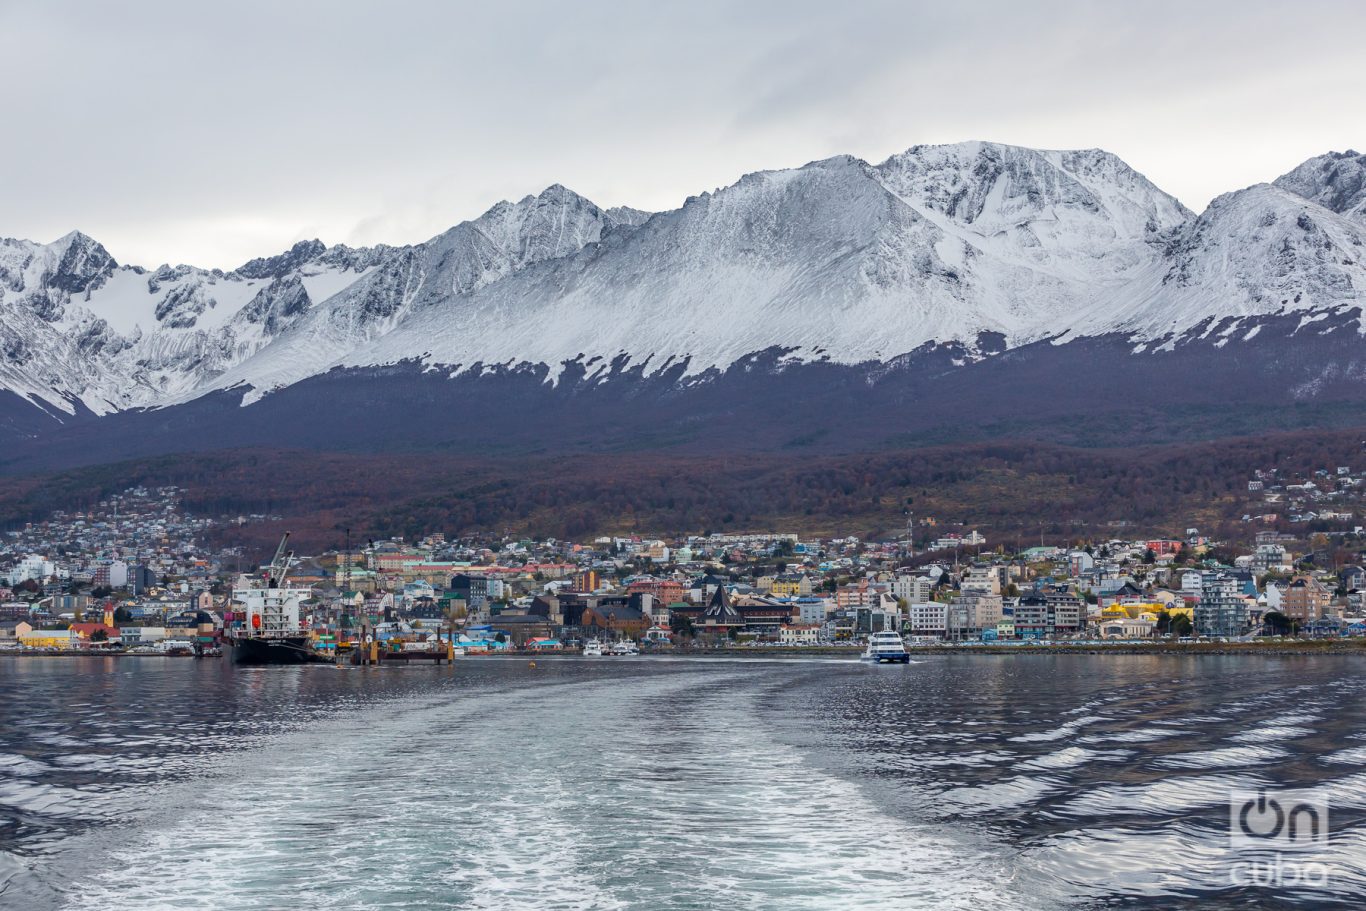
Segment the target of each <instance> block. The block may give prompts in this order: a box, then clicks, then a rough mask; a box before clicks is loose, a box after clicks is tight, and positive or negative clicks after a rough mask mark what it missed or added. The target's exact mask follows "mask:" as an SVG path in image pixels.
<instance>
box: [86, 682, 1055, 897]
mask: <svg viewBox="0 0 1366 911" xmlns="http://www.w3.org/2000/svg"><path fill="white" fill-rule="evenodd" d="M769 679H770V678H768V676H767V675H765V674H762V673H756V672H754V671H749V672H739V673H722V674H718V673H715V672H714V671H708V672H706V673H703V674H694V673H678V674H668V675H657V676H645V677H629V678H623V677H612V678H608V679H604V680H593V681H591V682H577V683H572V684H546V685H533V686H531V687H529V688H519V689H516V690H512V691H500V692H496V693H488V692H484V693H478V694H471V695H461V694H459V693H458V692H448V693H443V694H440V695H435V696H426V697H419V698H413V699H409V700H405V701H401V702H399V703H396V704H395V703H391V704H388V705H385V706H381V707H377V708H369V709H364V710H361V711H358V712H355V713H352V714H350V715H348V716H345V717H344V718H343V719H340V720H334V721H331V722H329V723H325V724H324V723H318V724H313V725H310V726H309V727H308V728H307V729H306V730H304V731H302V732H300V733H298V734H293V735H281V736H280V737H278V738H275V739H273V740H272V741H271V742H270V743H268V744H267V745H266V746H265V747H263V748H260V749H254V750H250V751H246V752H243V753H239V754H236V755H232V756H229V757H227V758H226V759H225V760H224V762H223V765H222V767H221V769H220V770H219V771H220V774H218V775H216V776H215V780H214V782H213V784H212V787H211V789H209V788H203V789H199V790H193V791H189V790H186V791H181V792H178V796H174V797H173V796H168V797H167V799H166V801H165V803H164V804H163V805H162V806H161V807H159V808H158V809H155V810H152V811H149V812H148V813H146V814H145V815H144V816H143V817H142V820H141V822H140V824H139V825H138V827H137V828H136V829H135V830H134V831H131V832H130V831H128V830H124V831H122V832H120V833H119V839H118V842H117V843H116V846H115V847H112V849H111V851H110V853H109V857H108V863H107V865H106V866H105V867H103V869H100V870H98V871H97V872H96V873H95V874H94V875H93V876H91V877H90V878H88V879H81V880H78V881H77V882H74V883H72V884H71V888H70V890H69V891H68V893H67V897H68V900H69V902H70V907H72V908H76V909H119V911H138V909H152V908H156V909H160V908H171V907H174V908H183V909H193V908H206V909H208V908H212V909H215V911H237V909H275V908H280V907H289V908H291V909H313V908H357V909H366V908H410V907H471V908H490V909H519V911H520V909H524V908H565V909H580V908H581V909H590V908H592V909H598V908H609V909H610V908H642V909H652V911H654V909H661V911H667V909H671V908H679V909H682V908H711V907H725V908H753V909H765V911H767V909H786V908H800V909H829V908H842V909H843V908H850V909H857V908H864V907H867V908H879V909H882V908H886V907H889V906H890V907H935V908H937V909H938V908H943V909H954V908H963V909H973V911H977V909H981V908H992V909H1012V908H1017V907H1018V908H1026V907H1027V908H1029V909H1039V908H1045V907H1048V906H1049V902H1048V901H1047V900H1045V899H1044V898H1041V897H1040V894H1039V893H1035V894H1034V895H1031V896H1030V897H1029V898H1028V899H1027V900H1020V899H1018V898H1017V897H1016V894H1015V890H1014V889H1012V886H1011V883H1012V880H1013V879H1014V877H1015V872H1014V871H1013V869H1012V868H1011V867H1010V860H1009V859H1010V857H1011V856H1012V855H1011V852H1009V851H1008V850H1006V849H1004V848H1003V846H1002V845H999V844H995V843H993V842H991V841H990V840H989V839H986V838H985V837H982V836H980V835H979V834H975V833H974V831H973V829H972V828H971V827H969V826H966V825H963V824H958V825H955V826H953V827H949V826H945V825H938V824H933V823H926V824H923V825H917V824H915V823H913V822H908V821H906V820H904V819H898V818H896V817H894V816H891V815H889V814H888V813H886V812H885V811H884V810H883V809H882V808H881V807H880V805H879V804H878V803H877V802H875V801H874V800H873V799H871V797H870V796H869V795H868V794H867V793H866V792H865V791H864V790H863V787H864V786H862V785H860V784H857V783H855V782H854V781H850V780H847V779H843V778H839V777H836V776H834V775H831V774H829V773H827V772H824V771H822V770H821V769H820V768H819V767H817V766H816V765H814V764H810V763H808V762H807V760H806V757H804V755H803V754H802V753H801V751H800V750H799V749H797V748H796V747H793V746H791V745H789V744H787V743H785V742H783V741H781V740H780V739H779V738H778V737H777V736H776V734H773V733H772V732H770V731H769V730H768V728H766V726H765V724H764V721H763V695H764V694H763V687H764V686H766V685H767V683H768V681H769ZM1035 796H1037V795H1035ZM206 884H212V885H206Z"/></svg>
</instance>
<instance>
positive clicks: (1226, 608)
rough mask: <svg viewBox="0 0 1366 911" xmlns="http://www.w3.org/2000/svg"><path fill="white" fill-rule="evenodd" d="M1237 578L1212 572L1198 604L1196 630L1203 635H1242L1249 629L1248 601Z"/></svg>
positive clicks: (1208, 576) (1206, 580)
mask: <svg viewBox="0 0 1366 911" xmlns="http://www.w3.org/2000/svg"><path fill="white" fill-rule="evenodd" d="M1240 589H1241V586H1240V585H1239V583H1238V580H1237V579H1234V578H1233V577H1232V576H1226V575H1224V574H1222V573H1215V574H1209V575H1207V576H1206V577H1205V579H1204V584H1203V586H1202V587H1201V589H1200V600H1199V601H1198V602H1197V603H1196V605H1195V611H1194V614H1195V631H1196V632H1197V633H1199V634H1200V635H1201V636H1221V637H1228V636H1241V635H1242V634H1243V633H1244V632H1245V631H1246V629H1247V602H1245V601H1244V600H1243V597H1242V595H1241V594H1240Z"/></svg>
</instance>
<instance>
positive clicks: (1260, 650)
mask: <svg viewBox="0 0 1366 911" xmlns="http://www.w3.org/2000/svg"><path fill="white" fill-rule="evenodd" d="M907 651H908V652H909V653H910V655H911V658H912V659H914V658H915V657H916V656H917V655H937V656H947V655H998V656H1006V655H1012V656H1013V655H1174V656H1204V655H1213V656H1223V655H1270V656H1289V655H1332V656H1346V657H1366V639H1348V640H1331V639H1324V640H1304V641H1290V642H1187V643H1176V642H1155V643H1153V644H1151V645H1139V644H1135V643H1128V642H1126V643H1116V644H1114V645H1106V644H1103V643H1101V642H1095V641H1082V642H1068V643H1062V642H1054V643H1050V644H1048V645H1025V644H1017V645H1002V644H972V645H950V644H947V643H944V644H939V645H915V646H910V647H909V648H908V649H907ZM862 654H863V650H862V647H861V646H848V647H842V646H773V647H769V648H745V647H740V648H667V649H657V650H646V651H643V652H641V654H640V655H639V656H635V657H640V658H655V657H673V658H734V659H742V660H743V659H746V658H848V659H850V660H857V659H858V658H860V657H861V656H862ZM195 657H201V658H202V659H205V660H213V659H215V658H223V657H226V656H224V655H204V656H195V655H193V654H170V655H148V654H132V653H130V652H119V651H108V652H103V651H85V650H80V651H77V650H71V651H26V650H19V649H5V650H0V659H3V658H195ZM582 657H583V656H582V654H581V653H580V652H579V651H578V650H577V649H574V650H564V651H533V650H528V649H509V650H506V651H501V652H491V653H489V654H486V655H485V654H472V655H465V656H461V657H457V658H456V659H455V660H456V661H457V662H459V661H465V660H478V659H480V658H526V659H528V660H536V659H542V658H582ZM620 657H624V656H603V657H602V658H601V659H597V658H595V659H593V660H595V661H597V660H603V661H613V660H617V659H618V658H620ZM324 663H325V662H324ZM383 663H384V664H389V663H400V664H405V665H406V664H408V663H409V662H407V661H386V662H383Z"/></svg>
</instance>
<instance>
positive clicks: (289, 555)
mask: <svg viewBox="0 0 1366 911" xmlns="http://www.w3.org/2000/svg"><path fill="white" fill-rule="evenodd" d="M288 546H289V532H285V534H284V537H282V538H281V539H280V546H279V547H277V548H275V556H274V558H272V559H271V561H270V575H269V576H268V579H269V580H270V587H271V588H284V587H285V576H286V575H287V574H288V573H289V565H290V563H292V562H294V551H292V550H286V548H287V547H288Z"/></svg>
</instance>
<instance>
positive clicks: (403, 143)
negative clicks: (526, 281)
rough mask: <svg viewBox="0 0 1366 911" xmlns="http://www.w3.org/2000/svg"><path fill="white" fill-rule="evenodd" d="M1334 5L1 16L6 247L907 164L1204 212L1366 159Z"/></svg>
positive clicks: (226, 249) (445, 212)
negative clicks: (996, 145) (1014, 159)
mask: <svg viewBox="0 0 1366 911" xmlns="http://www.w3.org/2000/svg"><path fill="white" fill-rule="evenodd" d="M1363 27H1366V7H1363V6H1360V5H1348V4H1341V3H1329V2H1312V0H1311V2H1302V3H1299V4H1294V5H1291V4H1282V3H1270V2H1237V3H1235V2H1224V0H1211V2H1205V3H1190V2H1189V0H1187V2H1183V3H1177V2H1166V0H1157V2H1149V3H1143V4H1129V5H1122V4H1108V3H1107V4H1102V3H1091V2H1062V0H1053V2H1047V0H1045V2H1036V3H1029V4H1021V3H1008V2H987V0H982V2H976V3H956V2H953V3H950V2H940V3H927V2H896V3H893V2H880V0H872V2H860V0H849V2H845V3H840V4H831V3H828V2H823V3H815V2H805V0H801V2H772V0H755V2H748V3H722V2H715V0H704V2H691V3H662V2H660V3H621V4H604V3H594V2H579V3H573V4H566V3H551V2H521V3H508V4H501V5H498V6H497V8H495V7H494V5H493V4H467V5H466V4H455V3H447V2H387V3H384V4H379V3H346V2H327V3H305V2H294V3H278V2H270V3H267V2H256V0H249V2H237V3H232V4H212V5H210V4H187V3H183V2H175V3H172V2H138V0H132V2H127V3H121V4H99V3H94V2H90V3H75V2H70V3H61V2H54V3H41V4H40V3H37V2H28V3H17V2H13V0H8V2H5V0H0V78H3V80H4V85H5V86H7V91H6V96H5V99H6V104H5V107H4V118H5V125H6V130H5V131H4V132H5V135H4V140H3V142H0V167H3V173H4V174H5V175H6V176H7V178H8V179H7V182H6V190H5V194H4V205H3V206H2V207H0V235H6V236H22V237H32V238H34V239H38V240H50V239H52V238H54V237H57V236H59V235H61V234H63V233H65V232H66V231H68V230H70V229H72V228H73V227H78V228H80V229H82V230H84V231H86V232H87V233H89V234H91V235H93V236H95V237H97V238H99V239H100V240H102V241H103V242H105V243H106V245H107V246H109V248H110V250H111V251H112V252H113V253H114V254H115V256H117V257H118V258H119V259H120V260H123V261H127V262H139V263H143V264H146V265H156V264H158V263H160V262H162V261H171V262H181V261H183V262H194V263H197V264H201V265H209V266H224V267H231V266H234V265H237V264H238V263H240V262H241V261H243V260H245V259H247V258H249V257H251V256H256V255H263V254H268V253H272V252H275V251H277V250H279V249H281V248H283V247H284V246H285V245H287V244H289V243H291V242H293V241H294V240H298V239H300V238H303V237H312V236H315V235H317V236H320V237H322V238H323V239H324V240H326V241H328V242H339V241H342V242H349V243H375V242H379V241H387V242H391V243H404V242H411V241H417V240H422V239H425V238H426V237H428V236H431V235H432V234H435V233H436V232H438V231H440V230H442V229H444V228H446V227H448V226H449V225H451V224H453V223H455V222H457V221H460V220H462V219H464V218H469V217H473V216H474V215H477V214H478V213H479V212H480V211H482V210H483V209H485V208H486V207H487V206H489V205H491V204H492V203H493V202H496V201H497V200H498V199H501V198H507V197H514V198H515V197H520V196H522V195H525V194H526V193H529V192H535V191H537V190H539V189H541V188H542V187H543V186H545V185H547V184H549V183H554V182H560V183H564V184H566V185H568V186H570V187H573V188H574V189H576V190H578V191H579V192H581V193H583V194H584V195H586V196H589V197H590V198H592V199H594V200H595V201H597V202H599V203H600V204H603V205H622V204H627V205H635V206H639V207H642V208H652V209H658V208H666V207H672V206H675V205H677V204H678V203H679V202H680V201H681V200H682V199H683V198H684V197H685V196H687V195H689V194H691V193H695V192H699V191H701V190H705V189H711V188H714V187H717V186H721V185H724V184H727V183H730V182H731V181H733V180H734V179H735V178H737V177H738V176H739V175H740V174H741V173H743V172H745V171H750V170H755V169H759V168H774V167H784V166H791V165H798V164H802V163H803V162H806V161H808V160H811V159H814V158H821V157H825V156H828V155H832V154H836V153H841V152H848V153H852V154H855V155H859V156H861V157H864V158H868V159H871V160H877V159H880V158H882V157H884V156H886V155H888V154H891V153H892V152H895V151H898V150H900V149H903V148H905V147H907V146H910V145H912V144H915V143H920V142H952V141H958V140H962V139H994V140H999V141H1005V142H1014V143H1019V144H1023V145H1035V146H1043V147H1055V148H1056V147H1077V146H1086V147H1089V146H1100V147H1103V148H1108V149H1110V150H1111V151H1114V152H1116V153H1117V154H1119V155H1121V156H1122V157H1124V158H1125V159H1126V160H1127V161H1129V162H1130V163H1131V164H1132V165H1134V166H1135V167H1137V168H1138V169H1139V170H1141V171H1143V172H1144V173H1146V174H1147V175H1148V176H1149V177H1151V178H1152V179H1153V180H1154V181H1156V182H1157V183H1158V184H1159V185H1161V186H1162V187H1164V188H1165V189H1167V190H1168V191H1170V192H1172V193H1175V194H1176V195H1177V196H1179V197H1180V198H1181V199H1182V200H1183V201H1184V202H1186V203H1187V204H1188V205H1190V206H1192V207H1194V208H1197V209H1198V208H1200V207H1202V206H1203V205H1204V204H1205V203H1206V202H1207V201H1208V200H1209V199H1210V198H1211V197H1212V196H1214V195H1216V194H1218V193H1221V192H1224V191H1227V190H1231V189H1236V188H1238V187H1242V186H1246V185H1247V184H1250V183H1255V182H1258V181H1262V180H1269V179H1271V178H1273V177H1275V176H1276V175H1278V174H1280V173H1281V172H1283V171H1285V170H1287V169H1289V168H1290V167H1291V166H1293V165H1294V164H1296V163H1298V162H1299V161H1300V160H1302V159H1304V158H1307V157H1309V156H1310V155H1314V154H1318V153H1320V152H1323V151H1327V150H1328V149H1332V148H1337V149H1341V148H1345V147H1348V146H1352V145H1355V146H1357V147H1361V146H1363V145H1366V136H1363V132H1366V117H1363V116H1362V115H1363V113H1366V112H1364V111H1363V110H1362V108H1363V103H1362V101H1361V97H1362V96H1361V92H1360V88H1359V82H1360V66H1359V51H1357V50H1356V49H1355V47H1354V44H1355V41H1354V38H1353V36H1355V35H1359V34H1361V33H1362V30H1363Z"/></svg>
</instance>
